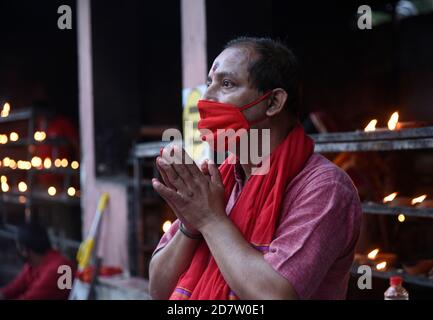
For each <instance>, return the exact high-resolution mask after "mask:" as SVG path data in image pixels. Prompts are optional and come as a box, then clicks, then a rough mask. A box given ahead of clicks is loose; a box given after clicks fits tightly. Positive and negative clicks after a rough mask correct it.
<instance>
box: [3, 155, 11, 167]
mask: <svg viewBox="0 0 433 320" xmlns="http://www.w3.org/2000/svg"><path fill="white" fill-rule="evenodd" d="M10 164H11V159H10V158H9V157H6V158H4V159H3V166H5V167H9V165H10Z"/></svg>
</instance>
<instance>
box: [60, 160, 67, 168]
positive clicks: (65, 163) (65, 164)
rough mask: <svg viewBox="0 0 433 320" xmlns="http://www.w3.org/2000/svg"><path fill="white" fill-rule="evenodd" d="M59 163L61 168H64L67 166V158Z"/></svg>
mask: <svg viewBox="0 0 433 320" xmlns="http://www.w3.org/2000/svg"><path fill="white" fill-rule="evenodd" d="M61 165H62V167H63V168H66V167H67V166H68V159H62V163H61Z"/></svg>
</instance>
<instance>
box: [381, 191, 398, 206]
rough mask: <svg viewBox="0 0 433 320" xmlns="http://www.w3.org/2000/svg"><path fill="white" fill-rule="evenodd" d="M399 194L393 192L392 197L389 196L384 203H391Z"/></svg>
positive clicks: (384, 199)
mask: <svg viewBox="0 0 433 320" xmlns="http://www.w3.org/2000/svg"><path fill="white" fill-rule="evenodd" d="M397 194H398V192H393V193H391V194H390V195H387V196H386V197H385V198H383V203H387V202H391V201H392V200H394V199H395V197H396V196H397Z"/></svg>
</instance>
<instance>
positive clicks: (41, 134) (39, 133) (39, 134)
mask: <svg viewBox="0 0 433 320" xmlns="http://www.w3.org/2000/svg"><path fill="white" fill-rule="evenodd" d="M46 137H47V134H46V133H45V132H44V131H36V132H35V134H34V138H35V140H36V141H44V140H45V138H46Z"/></svg>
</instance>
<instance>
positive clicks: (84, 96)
mask: <svg viewBox="0 0 433 320" xmlns="http://www.w3.org/2000/svg"><path fill="white" fill-rule="evenodd" d="M76 25H77V29H78V30H77V41H78V46H77V47H78V73H79V74H78V81H79V84H78V88H79V113H80V142H81V165H80V178H81V207H82V216H83V218H82V222H83V228H82V231H83V237H85V236H86V234H87V232H88V230H89V228H90V225H91V222H92V219H93V217H94V214H95V211H96V207H97V204H98V199H99V196H100V195H101V194H102V192H108V193H109V195H110V202H109V206H108V209H107V212H106V215H104V216H103V218H102V220H103V221H102V223H101V226H100V227H101V228H100V237H99V242H100V243H99V250H98V252H99V255H100V256H102V258H103V264H107V265H116V266H120V267H123V268H125V269H126V268H128V254H127V252H128V250H127V243H128V242H127V194H126V184H125V183H122V182H120V183H119V182H116V181H110V179H104V180H101V179H97V178H96V177H95V132H94V116H95V114H94V103H93V101H94V96H93V72H92V70H93V65H92V64H93V61H92V21H91V5H90V0H77V24H76ZM96 116H97V115H96Z"/></svg>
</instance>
